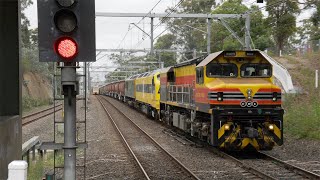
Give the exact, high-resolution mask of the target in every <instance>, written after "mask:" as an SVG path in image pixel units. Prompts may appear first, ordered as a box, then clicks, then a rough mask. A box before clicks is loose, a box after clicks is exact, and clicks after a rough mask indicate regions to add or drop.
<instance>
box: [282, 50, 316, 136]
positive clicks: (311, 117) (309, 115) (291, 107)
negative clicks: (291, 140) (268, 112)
mask: <svg viewBox="0 0 320 180" xmlns="http://www.w3.org/2000/svg"><path fill="white" fill-rule="evenodd" d="M314 57H316V56H314V55H308V57H305V59H306V60H307V62H308V61H310V64H312V65H311V66H310V65H309V66H308V65H298V67H297V68H296V69H295V70H294V71H295V72H290V73H291V75H292V77H293V80H294V81H297V83H298V84H299V85H300V86H301V88H302V90H303V93H300V94H288V95H285V97H284V98H285V101H284V104H283V107H284V109H285V116H284V128H285V129H284V132H286V133H289V134H290V135H293V136H295V137H297V138H309V139H320V88H318V89H316V88H315V69H316V68H317V67H319V64H320V62H317V61H314V59H313V58H314ZM318 57H319V56H318ZM286 58H287V59H288V60H289V61H290V62H292V64H296V63H297V59H296V58H294V57H286ZM306 60H305V61H304V62H306ZM311 61H312V62H311ZM313 68H314V69H313Z"/></svg>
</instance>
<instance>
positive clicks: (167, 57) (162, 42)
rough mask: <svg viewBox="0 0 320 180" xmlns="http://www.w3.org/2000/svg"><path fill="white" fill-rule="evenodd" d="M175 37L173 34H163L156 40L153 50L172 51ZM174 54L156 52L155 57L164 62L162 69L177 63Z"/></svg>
mask: <svg viewBox="0 0 320 180" xmlns="http://www.w3.org/2000/svg"><path fill="white" fill-rule="evenodd" d="M175 39H176V37H175V36H174V35H173V34H165V35H162V36H160V37H159V38H158V40H157V42H156V43H155V46H154V47H155V49H172V48H173V45H174V42H175ZM175 54H176V53H172V52H158V53H156V57H159V60H160V61H162V62H164V67H168V66H172V65H175V64H176V63H177V61H176V57H175Z"/></svg>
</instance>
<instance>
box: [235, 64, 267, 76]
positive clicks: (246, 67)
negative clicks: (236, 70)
mask: <svg viewBox="0 0 320 180" xmlns="http://www.w3.org/2000/svg"><path fill="white" fill-rule="evenodd" d="M240 70H241V77H271V76H272V68H271V65H270V64H243V65H242V66H241V68H240Z"/></svg>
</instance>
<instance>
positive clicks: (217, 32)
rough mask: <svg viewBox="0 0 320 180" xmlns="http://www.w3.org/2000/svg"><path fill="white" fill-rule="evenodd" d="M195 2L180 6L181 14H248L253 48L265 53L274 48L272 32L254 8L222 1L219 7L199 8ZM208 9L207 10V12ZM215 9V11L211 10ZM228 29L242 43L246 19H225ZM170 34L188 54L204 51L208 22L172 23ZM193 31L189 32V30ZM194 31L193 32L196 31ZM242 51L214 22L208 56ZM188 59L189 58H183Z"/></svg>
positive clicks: (190, 20) (174, 21) (228, 0)
mask: <svg viewBox="0 0 320 180" xmlns="http://www.w3.org/2000/svg"><path fill="white" fill-rule="evenodd" d="M200 4H201V3H199V2H198V1H188V2H186V3H183V4H182V8H181V9H180V10H179V12H180V13H207V14H210V13H212V14H244V13H246V12H249V11H251V12H252V15H251V31H250V33H251V38H252V41H253V43H254V45H255V46H254V48H256V49H260V50H265V49H266V48H268V47H270V46H272V45H273V42H272V40H271V28H270V26H269V25H268V23H267V21H266V19H264V18H263V14H262V12H261V11H260V9H259V8H258V7H257V6H252V7H251V8H248V7H247V6H245V5H243V4H242V1H241V0H227V1H223V3H222V4H220V5H219V6H215V2H214V1H212V2H211V4H210V5H207V6H201V5H200ZM208 7H210V8H208ZM212 7H215V9H214V10H212V9H213V8H212ZM225 21H226V23H227V24H228V25H229V26H230V27H231V29H232V30H233V31H234V32H235V33H236V34H237V35H238V36H239V37H240V39H244V34H245V30H244V26H245V19H231V18H230V19H225ZM168 25H169V26H170V27H171V29H170V30H171V32H172V34H174V35H175V36H176V44H177V45H178V46H181V47H184V49H187V50H193V49H196V50H197V51H204V52H206V50H207V39H206V33H205V32H206V31H207V22H206V20H205V19H188V18H182V19H172V20H170V21H168ZM190 26H191V27H193V28H191V27H190ZM195 28H196V29H195ZM235 49H243V47H242V45H241V44H240V43H239V42H238V41H237V40H236V39H235V38H234V37H233V36H232V35H231V33H230V32H229V31H228V30H227V29H226V28H225V27H224V26H223V25H222V24H221V22H219V21H213V22H212V26H211V52H215V51H220V50H235ZM185 56H186V57H187V58H191V54H185Z"/></svg>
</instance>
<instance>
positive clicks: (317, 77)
mask: <svg viewBox="0 0 320 180" xmlns="http://www.w3.org/2000/svg"><path fill="white" fill-rule="evenodd" d="M315 86H316V88H318V86H319V74H318V70H316V82H315Z"/></svg>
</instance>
